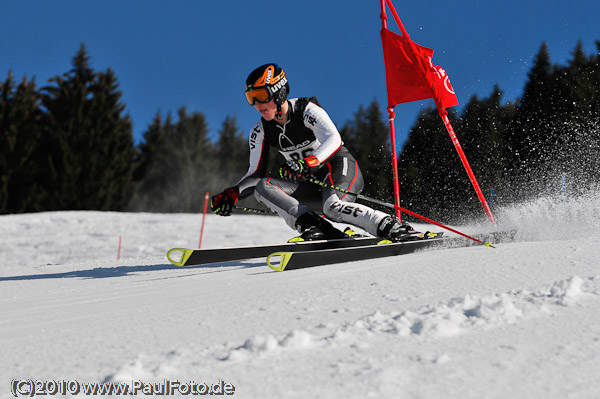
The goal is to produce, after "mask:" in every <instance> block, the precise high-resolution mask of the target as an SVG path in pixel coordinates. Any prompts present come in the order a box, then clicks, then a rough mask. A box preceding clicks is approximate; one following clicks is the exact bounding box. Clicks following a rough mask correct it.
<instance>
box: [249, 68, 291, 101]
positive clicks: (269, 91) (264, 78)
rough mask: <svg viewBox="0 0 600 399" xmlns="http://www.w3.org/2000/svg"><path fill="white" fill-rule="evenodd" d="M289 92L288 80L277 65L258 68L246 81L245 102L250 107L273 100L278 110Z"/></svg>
mask: <svg viewBox="0 0 600 399" xmlns="http://www.w3.org/2000/svg"><path fill="white" fill-rule="evenodd" d="M289 92H290V85H289V83H288V79H287V77H286V76H285V72H283V69H281V68H280V67H279V65H277V64H265V65H262V66H259V67H258V68H256V69H255V70H254V71H252V72H251V73H250V75H248V78H247V79H246V100H248V104H250V105H254V104H255V103H256V102H259V103H268V102H269V101H271V100H275V104H277V108H278V109H280V108H281V105H282V104H283V103H284V102H285V101H286V100H287V98H288V94H289Z"/></svg>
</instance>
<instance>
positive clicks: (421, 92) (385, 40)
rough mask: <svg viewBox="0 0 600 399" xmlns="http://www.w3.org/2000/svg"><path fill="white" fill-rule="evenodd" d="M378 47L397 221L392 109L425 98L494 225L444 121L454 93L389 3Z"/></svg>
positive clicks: (429, 51)
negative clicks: (390, 25) (390, 21)
mask: <svg viewBox="0 0 600 399" xmlns="http://www.w3.org/2000/svg"><path fill="white" fill-rule="evenodd" d="M386 4H387V6H388V7H389V8H390V11H391V12H392V14H393V15H394V20H395V21H396V24H397V25H398V27H399V28H400V31H401V32H402V35H398V34H396V33H393V32H391V31H390V30H388V29H387V15H386V14H385V6H386ZM381 43H382V44H383V61H384V64H385V77H386V81H387V92H388V114H389V116H390V141H391V145H392V168H393V169H392V172H393V175H394V198H395V205H394V206H395V208H396V216H397V217H398V218H399V217H400V210H401V208H400V188H399V184H398V160H397V152H396V132H395V129H394V118H395V117H396V114H395V113H394V107H395V106H396V105H398V104H401V103H406V102H410V101H419V100H424V99H426V98H433V101H435V105H436V107H437V109H438V114H439V115H440V117H441V118H442V121H444V126H445V127H446V130H447V131H448V134H449V135H450V139H451V140H452V144H454V148H456V151H457V152H458V156H459V157H460V160H461V161H462V163H463V165H464V167H465V170H466V172H467V175H468V176H469V180H471V184H473V188H474V189H475V192H476V193H477V197H478V198H479V201H480V202H481V206H482V207H483V210H484V212H485V214H486V215H487V217H488V219H489V220H490V221H491V222H492V223H493V224H494V225H495V224H496V221H495V220H494V215H492V211H491V210H490V207H489V205H488V203H487V201H486V200H485V197H484V196H483V193H482V191H481V187H479V183H478V182H477V179H476V178H475V174H474V173H473V170H472V169H471V166H470V165H469V161H468V160H467V156H466V155H465V152H464V151H463V149H462V147H461V145H460V143H459V142H458V137H456V133H455V132H454V129H453V128H452V125H451V124H450V120H449V119H448V111H446V108H448V107H453V106H455V105H458V99H457V98H456V94H455V93H454V89H453V88H452V85H451V84H450V79H449V78H448V75H447V74H446V71H444V70H443V69H442V68H441V67H439V66H434V65H433V62H432V59H431V58H432V57H433V50H432V49H430V48H427V47H423V46H419V45H418V44H417V43H415V42H413V41H412V40H410V36H409V35H408V32H407V31H406V29H405V28H404V25H403V24H402V21H401V20H400V17H399V16H398V13H397V12H396V9H395V8H394V5H393V4H392V0H381Z"/></svg>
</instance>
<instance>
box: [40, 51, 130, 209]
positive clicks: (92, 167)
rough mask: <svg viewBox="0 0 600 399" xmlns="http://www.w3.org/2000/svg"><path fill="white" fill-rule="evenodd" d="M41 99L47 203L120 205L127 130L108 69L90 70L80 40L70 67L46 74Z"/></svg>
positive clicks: (125, 183) (70, 206) (50, 206)
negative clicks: (47, 173) (48, 76)
mask: <svg viewBox="0 0 600 399" xmlns="http://www.w3.org/2000/svg"><path fill="white" fill-rule="evenodd" d="M50 82H53V83H55V85H54V86H47V87H45V88H43V96H42V103H43V106H44V107H45V108H46V110H47V114H48V118H49V126H48V129H49V134H48V135H47V136H46V137H45V140H44V146H45V148H47V150H48V152H49V157H50V167H51V171H52V176H51V180H50V181H49V182H48V183H49V184H50V187H49V188H51V189H52V192H53V193H54V197H53V198H52V199H51V201H50V203H49V204H48V209H97V210H120V209H122V208H123V206H124V204H125V201H126V200H127V198H128V194H129V193H128V192H127V188H128V187H129V183H130V178H131V162H132V158H133V135H132V127H131V121H130V119H129V116H124V115H123V112H124V109H125V106H124V105H123V104H122V103H121V102H120V98H121V92H120V91H119V90H118V83H117V79H116V77H115V75H114V73H113V72H112V71H111V70H110V69H109V70H108V71H106V72H101V73H96V72H94V71H93V70H92V68H91V67H90V59H89V56H88V55H87V52H86V49H85V46H84V45H81V47H80V49H79V51H78V52H77V55H76V56H75V57H74V59H73V69H71V71H69V72H68V73H65V74H63V75H62V76H57V77H55V78H53V79H51V80H50Z"/></svg>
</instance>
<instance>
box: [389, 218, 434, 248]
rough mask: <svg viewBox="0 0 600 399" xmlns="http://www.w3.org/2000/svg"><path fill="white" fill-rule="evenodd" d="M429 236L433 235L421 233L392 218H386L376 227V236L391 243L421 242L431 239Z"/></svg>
mask: <svg viewBox="0 0 600 399" xmlns="http://www.w3.org/2000/svg"><path fill="white" fill-rule="evenodd" d="M431 234H434V233H430V232H425V233H421V232H420V231H417V230H415V229H413V228H412V227H411V226H410V225H409V224H408V223H406V222H404V221H400V220H398V218H396V217H394V216H386V217H385V218H383V219H382V220H381V222H379V226H378V227H377V236H378V237H381V238H383V239H385V240H389V241H392V242H399V241H413V240H423V239H426V238H432V237H433V236H431Z"/></svg>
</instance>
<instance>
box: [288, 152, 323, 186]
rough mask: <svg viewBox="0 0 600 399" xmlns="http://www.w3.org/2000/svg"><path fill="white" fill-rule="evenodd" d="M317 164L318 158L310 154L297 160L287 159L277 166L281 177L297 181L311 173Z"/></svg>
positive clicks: (317, 167) (317, 166)
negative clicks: (279, 166)
mask: <svg viewBox="0 0 600 399" xmlns="http://www.w3.org/2000/svg"><path fill="white" fill-rule="evenodd" d="M319 166H320V165H319V160H318V159H317V158H316V157H315V156H314V155H311V156H309V157H306V158H304V159H301V160H299V161H287V162H286V163H284V164H283V165H282V166H281V168H279V176H280V177H281V178H282V179H286V180H291V181H298V180H302V179H303V178H305V177H308V176H310V175H312V174H313V172H316V171H317V169H319Z"/></svg>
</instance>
